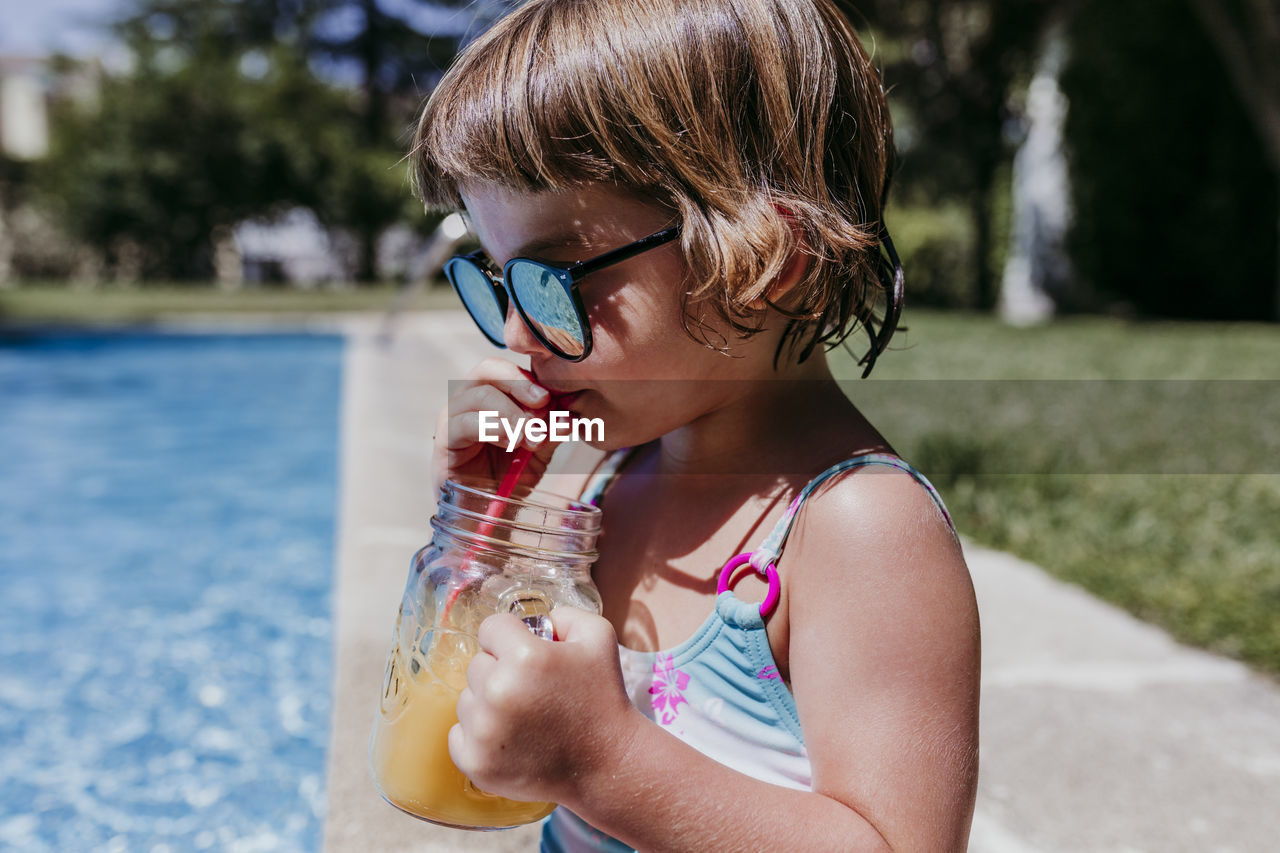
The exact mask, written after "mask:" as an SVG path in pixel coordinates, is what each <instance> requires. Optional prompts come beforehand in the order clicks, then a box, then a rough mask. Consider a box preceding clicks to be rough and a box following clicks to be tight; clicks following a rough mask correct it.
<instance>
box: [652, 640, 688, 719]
mask: <svg viewBox="0 0 1280 853" xmlns="http://www.w3.org/2000/svg"><path fill="white" fill-rule="evenodd" d="M688 686H689V676H688V674H687V673H684V672H681V671H680V670H678V669H676V668H675V664H674V663H673V662H672V660H671V655H658V657H657V658H656V659H655V660H654V662H653V686H652V687H650V688H649V692H650V693H651V694H653V711H654V716H655V717H656V716H658V712H659V711H661V712H662V716H661V717H660V718H659V722H661V723H662V724H663V725H664V726H669V725H671V724H672V723H673V722H675V719H676V715H677V714H679V713H680V705H681V704H685V705H687V704H689V703H688V701H687V700H686V699H685V698H684V691H685V688H687V687H688Z"/></svg>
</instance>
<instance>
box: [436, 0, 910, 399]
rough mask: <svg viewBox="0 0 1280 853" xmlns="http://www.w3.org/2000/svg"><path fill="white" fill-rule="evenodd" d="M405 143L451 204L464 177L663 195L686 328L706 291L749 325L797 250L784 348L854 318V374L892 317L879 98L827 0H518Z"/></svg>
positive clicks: (734, 322) (884, 131) (468, 53)
mask: <svg viewBox="0 0 1280 853" xmlns="http://www.w3.org/2000/svg"><path fill="white" fill-rule="evenodd" d="M411 156H412V162H413V180H414V185H415V188H416V191H417V192H418V194H419V195H420V197H421V198H422V200H423V201H424V202H425V203H426V204H427V205H428V206H432V207H459V206H460V205H461V199H460V198H459V196H458V185H459V183H462V182H469V181H479V182H493V183H497V184H500V185H503V186H506V187H509V188H512V189H517V190H547V189H550V190H557V189H564V188H570V187H575V186H581V185H583V184H585V183H588V182H595V181H603V182H613V183H616V184H619V185H622V186H624V187H628V188H634V189H636V190H638V191H641V192H644V193H647V194H650V195H652V196H653V197H655V198H656V199H658V200H660V201H661V202H663V203H665V204H667V205H669V206H670V207H671V208H672V210H673V212H675V213H676V214H678V215H679V218H680V222H681V226H682V232H681V239H682V242H683V247H684V252H685V257H686V261H687V263H688V265H689V268H690V270H691V274H692V277H693V281H694V286H693V288H692V290H691V291H690V292H689V293H688V294H687V295H686V297H685V300H686V301H685V323H684V326H685V329H686V331H688V330H689V322H688V321H689V319H690V317H689V313H688V308H689V305H690V303H693V304H702V303H704V302H705V303H709V304H711V305H713V306H714V308H715V310H716V311H717V313H718V314H719V315H720V316H721V317H723V318H724V319H725V320H726V321H727V322H728V323H729V324H730V325H731V326H732V328H733V329H735V330H736V331H737V332H738V333H739V334H742V335H744V336H749V335H750V334H752V333H753V332H755V331H758V330H759V326H758V325H752V322H751V321H753V320H755V322H756V323H758V322H759V320H758V318H757V317H758V312H756V311H753V310H752V309H750V308H749V307H748V306H749V304H750V303H751V302H752V301H754V300H757V299H765V298H767V292H768V289H769V285H770V283H771V282H772V281H773V280H775V279H776V278H777V276H778V275H779V274H780V273H781V272H782V271H783V269H784V268H785V266H786V263H787V261H788V259H789V258H790V257H792V255H793V253H794V252H795V251H796V250H797V249H801V250H802V251H803V252H804V253H805V254H806V255H808V256H809V257H810V262H809V264H808V267H807V270H806V272H805V274H804V276H803V277H802V280H801V281H800V283H799V285H798V286H797V287H796V288H795V289H794V290H793V291H792V292H791V293H789V294H787V299H786V302H787V307H786V308H785V309H784V308H781V307H780V306H777V305H774V306H773V307H775V308H778V310H780V311H782V312H783V313H784V315H785V316H787V317H788V318H789V319H788V323H787V328H786V331H785V333H784V336H783V345H784V346H789V347H790V351H791V352H794V351H795V350H796V349H797V348H799V350H800V353H799V358H800V360H801V361H803V360H804V359H805V358H806V357H808V355H809V354H810V353H811V352H812V351H813V348H814V346H815V345H817V344H818V343H820V342H825V343H827V344H828V345H829V346H834V345H835V344H837V343H839V342H840V341H842V340H844V338H845V337H846V336H847V335H848V334H849V333H850V332H851V331H853V329H855V328H857V326H858V325H859V324H861V326H862V328H863V329H864V330H865V331H866V332H867V334H868V336H869V338H870V341H871V348H870V350H869V351H868V352H867V354H866V356H864V358H863V363H864V364H866V365H867V370H868V371H870V369H871V365H872V364H873V363H874V361H875V358H876V356H877V355H879V353H880V352H882V351H883V349H884V346H885V344H886V343H887V342H888V339H889V336H890V335H892V333H893V329H894V327H895V326H896V325H897V315H898V312H899V310H900V303H901V270H900V268H897V275H896V276H895V274H894V268H895V267H897V265H896V257H894V258H893V262H890V261H889V260H887V259H886V258H885V256H884V255H883V254H882V253H881V246H882V243H883V244H884V245H885V248H886V249H887V250H888V251H889V252H890V254H891V255H892V244H891V243H889V242H888V240H887V236H888V235H887V233H886V232H884V229H883V223H882V216H883V211H884V205H885V200H886V197H887V194H888V189H889V179H890V173H891V170H892V160H893V140H892V127H891V124H890V120H889V110H888V105H887V103H886V100H885V93H884V89H883V87H882V85H881V83H880V79H879V77H878V75H877V74H876V72H875V69H874V68H873V67H872V65H871V62H870V59H869V58H868V57H867V54H866V53H865V51H864V50H863V48H862V46H861V44H860V43H859V42H858V39H857V36H856V35H855V34H854V31H853V28H852V26H851V25H850V23H849V21H848V20H847V19H846V18H845V17H844V15H843V14H842V13H841V12H840V11H839V10H838V9H837V8H836V6H835V5H834V3H833V2H831V0H620V2H609V0H531V2H528V3H526V4H524V5H522V6H520V7H518V8H517V9H516V10H515V11H513V12H512V13H510V14H509V15H507V16H506V17H505V18H503V19H502V20H500V21H499V22H498V23H497V24H496V25H495V26H494V27H493V28H492V29H491V30H489V31H488V32H487V33H485V34H484V35H483V36H481V37H480V38H479V39H477V40H476V41H475V42H474V43H472V44H471V45H470V46H469V47H468V48H467V49H466V50H465V51H464V52H463V53H462V54H461V55H460V56H459V57H458V59H457V61H456V62H455V63H454V65H453V66H452V68H450V70H449V72H448V73H447V74H446V75H445V77H444V79H443V80H442V81H441V82H440V85H439V86H437V87H436V89H435V91H434V92H433V93H432V95H431V97H430V99H429V100H428V102H427V104H426V107H425V108H424V110H423V113H422V117H421V120H420V121H419V124H418V129H417V134H416V136H415V139H414V146H413V152H412V155H411ZM770 304H772V303H770ZM877 314H879V316H877ZM704 328H705V327H704ZM704 341H705V337H704ZM781 350H782V347H781V346H780V347H779V354H780V353H781ZM864 375H865V374H864Z"/></svg>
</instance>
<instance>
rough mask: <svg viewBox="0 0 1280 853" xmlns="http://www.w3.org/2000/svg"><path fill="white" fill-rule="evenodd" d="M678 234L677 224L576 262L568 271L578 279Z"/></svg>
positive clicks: (672, 238)
mask: <svg viewBox="0 0 1280 853" xmlns="http://www.w3.org/2000/svg"><path fill="white" fill-rule="evenodd" d="M678 236H680V226H679V225H676V226H673V227H671V228H667V229H666V230H664V231H659V232H658V233H657V234H650V235H649V236H648V237H645V238H644V239H642V240H637V241H636V242H634V243H631V244H630V245H627V246H623V247H622V248H620V249H614V250H613V251H612V252H605V253H604V254H603V255H600V256H599V257H596V258H592V259H591V260H589V261H581V262H579V263H576V264H574V265H573V266H571V267H569V269H568V272H569V273H570V274H571V275H572V276H573V278H574V279H575V280H576V279H579V278H581V277H582V276H584V275H586V274H588V273H593V272H595V271H596V270H600V269H604V268H605V267H607V266H609V265H611V264H618V263H622V262H623V261H625V260H627V259H628V258H631V257H634V256H636V255H638V254H640V253H641V252H645V251H648V250H649V249H652V248H653V247H654V246H660V245H662V244H663V243H667V242H669V241H671V240H674V239H675V238H676V237H678Z"/></svg>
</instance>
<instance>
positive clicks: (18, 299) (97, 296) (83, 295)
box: [0, 285, 457, 326]
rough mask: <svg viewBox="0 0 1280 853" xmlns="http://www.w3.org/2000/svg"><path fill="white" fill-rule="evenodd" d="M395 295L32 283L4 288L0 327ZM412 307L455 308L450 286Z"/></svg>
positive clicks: (355, 305)
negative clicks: (3, 325) (2, 325)
mask: <svg viewBox="0 0 1280 853" xmlns="http://www.w3.org/2000/svg"><path fill="white" fill-rule="evenodd" d="M395 297H396V288H395V287H394V286H391V285H370V286H361V287H354V286H344V287H341V288H317V289H314V290H294V289H291V288H279V287H252V288H250V287H246V288H243V289H240V290H233V291H223V290H218V289H217V288H214V287H210V286H208V285H191V286H177V285H147V286H142V287H137V286H134V287H122V286H118V285H103V286H101V287H96V288H91V289H90V288H82V287H74V286H72V287H68V286H56V287H55V286H50V285H28V286H22V287H15V288H11V289H0V323H8V324H31V323H49V324H58V325H63V324H66V325H77V326H79V325H119V324H133V323H152V322H156V321H159V320H163V319H164V318H165V317H169V316H174V315H183V314H187V315H190V314H241V315H243V314H275V315H301V314H313V313H329V312H336V311H341V312H346V311H383V310H386V308H387V307H388V306H389V305H391V303H392V302H393V300H394V299H395ZM410 307H411V308H426V309H433V308H445V307H448V308H454V307H457V297H456V296H455V295H454V293H453V291H452V290H450V289H449V288H448V287H443V288H441V287H434V288H431V289H428V290H425V291H423V292H421V293H418V294H417V295H416V296H415V297H414V299H413V301H412V302H411V303H410Z"/></svg>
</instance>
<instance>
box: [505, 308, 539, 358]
mask: <svg viewBox="0 0 1280 853" xmlns="http://www.w3.org/2000/svg"><path fill="white" fill-rule="evenodd" d="M502 340H503V342H504V343H506V345H507V349H509V350H511V351H512V352H517V353H520V354H521V355H528V356H532V355H535V354H537V353H540V352H545V351H546V349H545V347H543V346H542V344H541V343H539V342H538V339H537V338H535V337H534V336H533V332H531V331H530V330H529V326H528V325H527V324H526V323H525V322H524V318H523V317H521V316H520V312H519V311H518V310H517V309H516V306H515V305H513V304H508V305H507V319H506V322H505V323H504V324H503V326H502Z"/></svg>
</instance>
